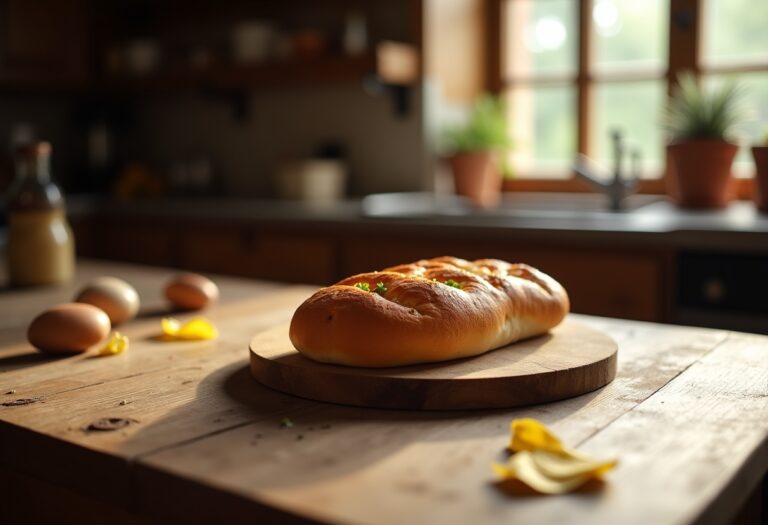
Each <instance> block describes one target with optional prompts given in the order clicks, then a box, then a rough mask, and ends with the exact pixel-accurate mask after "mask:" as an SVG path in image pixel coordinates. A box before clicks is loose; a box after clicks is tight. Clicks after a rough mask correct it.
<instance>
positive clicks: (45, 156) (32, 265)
mask: <svg viewBox="0 0 768 525" xmlns="http://www.w3.org/2000/svg"><path fill="white" fill-rule="evenodd" d="M50 158H51V145H50V144H49V143H47V142H37V143H33V144H30V145H27V146H24V147H23V148H21V149H20V150H19V152H18V156H17V162H16V179H15V181H14V183H13V185H12V186H11V188H10V190H9V197H8V202H7V212H8V246H7V259H8V279H9V283H10V284H11V285H12V286H34V285H49V284H61V283H65V282H68V281H70V280H71V279H72V276H73V274H74V270H75V243H74V238H73V235H72V229H71V228H70V226H69V223H68V222H67V217H66V209H65V205H64V197H63V196H62V194H61V190H60V189H59V187H58V186H57V185H56V183H54V182H53V180H52V179H51V173H50Z"/></svg>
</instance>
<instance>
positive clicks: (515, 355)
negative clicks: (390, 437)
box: [250, 319, 617, 410]
mask: <svg viewBox="0 0 768 525" xmlns="http://www.w3.org/2000/svg"><path fill="white" fill-rule="evenodd" d="M361 344H365V343H364V342H362V341H361ZM250 348H251V372H252V374H253V376H254V377H255V378H256V379H257V380H258V381H259V382H260V383H262V384H264V385H266V386H268V387H271V388H274V389H275V390H280V391H281V392H285V393H288V394H294V395H297V396H300V397H305V398H309V399H314V400H317V401H328V402H332V403H340V404H345V405H357V406H364V407H376V408H399V409H421V410H456V409H473V408H501V407H514V406H521V405H530V404H535V403H544V402H547V401H555V400H558V399H565V398H568V397H574V396H578V395H580V394H584V393H586V392H591V391H592V390H596V389H598V388H600V387H602V386H604V385H606V384H608V383H609V382H611V380H613V378H614V376H615V375H616V350H617V346H616V343H615V341H613V339H611V338H610V337H608V336H607V335H605V334H603V333H602V332H599V331H597V330H594V329H592V328H589V327H587V326H584V325H582V324H580V323H577V322H575V321H571V320H569V319H566V321H564V322H563V323H562V324H560V325H559V326H558V327H556V328H555V329H553V330H552V331H551V332H550V333H548V334H546V335H542V336H539V337H535V338H532V339H527V340H525V341H520V342H517V343H514V344H511V345H508V346H505V347H503V348H499V349H497V350H493V351H491V352H488V353H486V354H483V355H480V356H477V357H471V358H466V359H457V360H453V361H444V362H441V363H431V364H423V365H411V366H404V367H396V368H357V367H347V366H339V365H327V364H322V363H316V362H314V361H312V360H310V359H307V358H305V357H304V356H302V355H301V354H299V353H298V352H297V351H296V350H295V349H294V348H293V345H292V344H291V342H290V340H289V339H288V325H280V326H277V327H275V328H272V329H270V330H269V331H266V332H263V333H261V334H259V335H257V336H256V337H254V338H253V339H252V340H251V345H250Z"/></svg>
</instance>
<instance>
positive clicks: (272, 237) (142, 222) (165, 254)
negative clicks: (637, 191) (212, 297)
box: [73, 217, 672, 321]
mask: <svg viewBox="0 0 768 525" xmlns="http://www.w3.org/2000/svg"><path fill="white" fill-rule="evenodd" d="M73 228H74V230H75V238H76V242H77V246H78V254H79V255H81V256H88V257H99V258H105V259H113V260H121V261H127V262H135V263H144V264H156V265H162V266H173V267H178V268H183V269H188V270H191V271H198V272H205V273H220V274H229V275H238V276H243V277H251V278H256V279H270V280H277V281H284V282H296V283H308V284H316V285H327V284H330V283H333V282H335V281H337V280H339V279H341V278H343V277H346V276H349V275H353V274H356V273H361V272H368V271H372V270H379V269H382V268H385V267H387V266H393V265H396V264H400V263H403V262H408V261H415V260H418V259H422V258H429V257H437V256H440V255H455V256H457V257H463V258H466V259H479V258H486V257H487V258H498V259H503V260H507V261H511V262H516V261H519V262H525V263H527V264H530V265H532V266H535V267H536V268H539V269H541V270H542V271H544V272H547V273H548V274H550V275H552V276H553V277H555V278H556V279H557V280H558V281H560V282H561V283H562V284H563V286H565V288H566V290H568V294H569V296H570V298H571V303H572V311H574V312H578V313H584V314H592V315H602V316H606V317H619V318H626V319H637V320H642V321H669V320H670V319H669V315H668V310H669V308H668V303H669V302H670V297H671V293H672V291H671V286H670V284H669V275H670V273H671V270H670V268H669V267H670V266H671V265H672V262H671V261H672V259H671V258H670V257H669V254H667V253H666V252H663V251H661V250H653V249H650V248H642V249H623V248H619V247H616V246H610V247H607V246H587V245H584V244H575V243H573V242H571V243H570V244H569V243H566V242H563V243H549V244H546V243H542V242H532V241H519V240H518V241H510V240H509V239H505V240H497V239H481V240H477V241H471V240H470V238H471V236H470V235H466V234H465V235H460V236H459V235H450V236H449V235H441V236H430V235H429V233H427V232H422V233H419V232H414V233H409V234H402V233H400V234H397V235H395V234H393V233H389V234H381V233H377V234H372V235H366V236H361V235H357V234H352V233H345V231H344V228H343V227H337V228H336V229H335V230H334V231H333V232H331V231H328V232H325V231H324V232H321V233H308V232H306V231H303V230H302V229H301V226H294V227H291V228H288V227H285V226H280V225H278V226H272V225H268V226H260V225H254V224H248V223H239V222H232V223H221V224H215V225H212V224H209V223H205V222H202V221H201V222H192V223H184V222H181V221H180V222H169V221H153V220H151V219H146V218H142V219H132V220H128V219H120V220H118V219H116V218H111V217H107V218H103V217H102V218H99V217H91V218H89V219H88V220H81V221H76V222H73Z"/></svg>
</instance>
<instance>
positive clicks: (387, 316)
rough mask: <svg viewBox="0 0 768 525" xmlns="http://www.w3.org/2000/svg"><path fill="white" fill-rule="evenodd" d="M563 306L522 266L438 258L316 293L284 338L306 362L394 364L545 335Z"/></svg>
mask: <svg viewBox="0 0 768 525" xmlns="http://www.w3.org/2000/svg"><path fill="white" fill-rule="evenodd" d="M568 308H569V302H568V295H567V294H566V292H565V290H564V289H563V287H562V286H561V285H560V284H559V283H558V282H557V281H555V280H554V279H552V278H551V277H550V276H548V275H546V274H544V273H543V272H540V271H538V270H536V269H535V268H532V267H530V266H527V265H525V264H510V263H507V262H504V261H500V260H496V259H480V260H477V261H473V262H470V261H465V260H463V259H458V258H455V257H438V258H435V259H427V260H421V261H417V262H414V263H411V264H403V265H400V266H393V267H391V268H387V269H385V270H383V271H380V272H371V273H362V274H359V275H354V276H352V277H348V278H346V279H344V280H342V281H339V282H338V283H336V284H335V285H332V286H328V287H326V288H321V289H320V290H318V291H317V292H316V293H315V294H314V295H312V296H311V297H310V298H309V299H307V300H306V301H304V303H303V304H302V305H301V306H299V308H298V309H297V310H296V312H295V313H294V315H293V319H292V320H291V326H290V333H289V335H290V339H291V342H292V343H293V345H294V347H296V349H297V350H298V351H299V352H301V353H302V354H303V355H305V356H306V357H309V358H310V359H313V360H315V361H321V362H325V363H334V364H343V365H350V366H364V367H383V366H401V365H409V364H414V363H425V362H432V361H445V360H448V359H456V358H460V357H469V356H474V355H478V354H482V353H484V352H487V351H488V350H492V349H494V348H499V347H501V346H504V345H506V344H509V343H512V342H514V341H518V340H520V339H524V338H527V337H532V336H535V335H539V334H542V333H545V332H546V331H548V330H549V329H550V328H552V327H554V326H556V325H557V324H558V323H560V321H562V320H563V318H564V317H565V315H566V314H567V313H568Z"/></svg>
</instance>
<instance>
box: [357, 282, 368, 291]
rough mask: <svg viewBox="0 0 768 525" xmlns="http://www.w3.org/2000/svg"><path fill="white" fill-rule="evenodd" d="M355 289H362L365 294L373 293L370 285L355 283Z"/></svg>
mask: <svg viewBox="0 0 768 525" xmlns="http://www.w3.org/2000/svg"><path fill="white" fill-rule="evenodd" d="M355 288H360V289H361V290H362V291H364V292H370V291H371V286H370V285H369V284H368V283H355Z"/></svg>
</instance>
